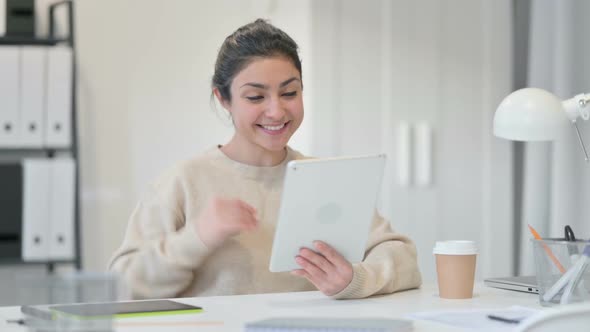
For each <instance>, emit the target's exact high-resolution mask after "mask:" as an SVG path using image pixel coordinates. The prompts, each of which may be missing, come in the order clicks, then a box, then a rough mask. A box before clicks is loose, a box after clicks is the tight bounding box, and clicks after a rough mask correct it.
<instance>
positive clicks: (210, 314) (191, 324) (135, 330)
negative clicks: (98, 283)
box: [0, 284, 541, 332]
mask: <svg viewBox="0 0 590 332" xmlns="http://www.w3.org/2000/svg"><path fill="white" fill-rule="evenodd" d="M437 292H438V290H437V287H436V285H425V286H423V287H422V288H420V289H415V290H410V291H406V292H400V293H395V294H391V295H387V296H377V297H371V298H367V299H361V300H332V299H329V298H327V297H325V296H324V295H322V294H321V293H319V292H300V293H276V294H257V295H239V296H215V297H196V298H183V299H178V301H179V302H185V303H189V304H193V305H198V306H201V307H203V308H204V310H205V311H204V312H203V313H200V314H197V315H176V316H163V317H147V318H132V319H129V318H128V319H120V320H118V321H117V322H116V323H115V324H116V326H117V327H116V331H123V332H139V331H141V332H155V331H172V330H173V331H179V332H182V331H195V330H197V329H198V331H242V330H243V326H244V323H246V322H250V321H254V320H259V319H263V318H270V317H278V316H329V317H390V318H404V316H405V315H407V314H410V313H413V312H419V311H432V310H455V309H498V308H506V307H509V306H512V305H520V306H526V307H531V308H536V309H540V308H541V306H540V305H539V300H538V296H537V295H534V294H525V293H519V292H513V291H505V290H499V289H494V288H489V287H486V286H483V285H482V284H477V285H476V287H475V295H474V297H473V298H472V299H467V300H445V299H441V298H439V297H438V295H437ZM19 317H21V315H20V310H19V308H18V307H0V320H1V321H0V331H6V332H18V331H26V329H25V328H23V327H19V326H14V325H9V324H6V319H14V318H19ZM133 324H137V325H136V326H131V325H133ZM150 324H151V325H152V326H150ZM165 324H169V325H165ZM507 329H508V328H507ZM414 331H417V332H419V331H457V328H456V327H452V326H447V325H442V324H438V323H435V322H428V321H419V320H417V321H414Z"/></svg>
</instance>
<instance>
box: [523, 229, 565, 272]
mask: <svg viewBox="0 0 590 332" xmlns="http://www.w3.org/2000/svg"><path fill="white" fill-rule="evenodd" d="M528 226H529V230H530V231H531V233H532V234H533V237H534V238H535V239H537V240H540V241H543V239H542V238H541V235H539V233H538V232H537V231H536V230H535V229H534V228H533V226H531V225H530V224H529V225H528ZM541 245H542V246H543V249H545V252H546V253H547V255H548V256H549V258H550V259H551V260H552V261H553V264H555V266H556V267H557V269H558V270H559V272H561V273H562V274H563V273H565V268H564V267H563V265H561V263H560V262H559V260H558V259H557V257H555V255H553V252H552V251H551V248H549V247H548V246H547V245H546V244H545V243H544V242H541Z"/></svg>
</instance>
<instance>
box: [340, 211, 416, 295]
mask: <svg viewBox="0 0 590 332" xmlns="http://www.w3.org/2000/svg"><path fill="white" fill-rule="evenodd" d="M353 273H354V274H353V278H352V281H351V282H350V284H349V285H348V286H347V287H346V288H345V289H343V290H342V291H340V292H339V293H337V294H335V295H333V296H332V298H335V299H350V298H364V297H368V296H371V295H377V294H389V293H393V292H397V291H401V290H405V289H411V288H417V287H419V286H420V285H421V284H422V277H421V275H420V271H419V269H418V262H417V254H416V246H415V245H414V243H413V242H412V241H411V240H410V239H409V238H408V237H406V236H404V235H401V234H398V233H395V232H394V231H392V229H391V226H390V225H389V222H387V221H386V220H384V219H383V218H382V217H381V216H380V215H378V214H376V216H375V219H374V220H373V224H372V227H371V232H370V234H369V240H368V243H367V249H366V251H365V259H364V260H363V261H362V262H361V263H358V264H353Z"/></svg>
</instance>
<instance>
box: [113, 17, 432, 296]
mask: <svg viewBox="0 0 590 332" xmlns="http://www.w3.org/2000/svg"><path fill="white" fill-rule="evenodd" d="M212 88H213V94H214V96H215V98H217V100H219V102H220V103H221V105H222V106H223V107H224V108H225V109H226V110H227V111H228V112H229V114H230V116H231V118H232V121H233V123H234V127H235V134H234V136H233V137H232V139H231V140H230V141H229V142H228V143H227V144H225V145H223V146H221V145H219V146H217V147H214V148H212V149H210V150H208V151H207V152H205V153H204V154H203V155H201V156H198V157H195V158H193V159H190V160H188V161H185V162H182V163H180V164H179V165H177V166H176V167H174V168H173V169H171V170H170V171H168V172H167V173H166V174H164V175H163V176H161V177H160V179H159V180H158V181H156V183H155V184H154V185H153V186H152V188H151V190H150V191H149V192H148V193H146V195H145V196H144V197H143V198H142V199H141V201H140V202H139V204H138V205H137V207H136V208H135V210H134V212H133V214H132V215H131V218H130V221H129V225H128V229H127V233H126V235H125V239H124V241H123V244H122V246H121V247H120V248H119V249H118V250H117V252H115V254H114V256H113V258H112V259H111V263H110V268H111V269H112V270H113V271H115V272H118V273H119V274H120V275H121V276H122V277H123V279H124V280H125V281H126V283H127V285H128V286H129V287H130V289H131V291H132V295H133V297H134V298H162V297H163V298H167V297H179V296H205V295H235V294H247V293H267V292H287V291H304V290H314V289H316V288H317V289H318V290H320V291H321V292H323V293H324V294H326V295H327V296H331V297H333V298H337V299H340V298H362V297H367V296H370V295H373V294H384V293H391V292H394V291H398V290H403V289H408V288H414V287H418V286H419V285H420V283H421V278H420V272H419V271H418V267H417V262H416V249H415V246H414V245H413V243H412V242H411V241H410V240H409V239H408V238H407V237H404V236H402V235H399V234H397V233H394V232H392V230H391V228H390V226H389V223H387V222H386V221H384V220H383V219H382V218H381V217H379V216H376V217H375V220H374V221H373V225H372V229H371V234H370V237H369V243H368V246H367V251H366V256H365V259H364V261H363V262H362V263H359V264H354V265H352V264H350V263H349V262H348V261H347V260H346V259H344V258H343V257H342V256H341V255H340V254H339V253H338V252H336V251H335V250H334V249H333V248H331V247H330V246H329V245H327V244H325V243H322V242H317V243H315V244H314V245H315V248H313V249H314V250H315V251H312V250H310V249H309V248H303V249H301V251H300V252H299V255H298V256H297V257H296V258H295V260H296V262H297V264H298V265H299V266H300V267H301V269H298V270H295V271H292V272H291V273H271V272H269V271H268V262H269V257H270V252H271V244H272V240H273V235H274V228H275V223H276V219H277V213H278V208H279V199H280V193H281V190H282V184H283V178H284V174H285V166H286V164H287V163H288V162H289V161H290V160H294V159H302V158H304V156H302V155H301V154H300V153H299V152H297V151H295V150H293V149H291V148H290V147H289V146H288V145H287V143H288V142H289V139H290V138H291V136H292V135H293V133H295V131H296V130H297V128H298V127H299V125H300V124H301V122H302V121H303V99H302V91H303V82H302V77H301V61H300V59H299V55H298V52H297V44H296V43H295V42H294V41H293V40H292V39H291V38H290V37H289V36H288V35H287V34H285V33H284V32H283V31H281V30H279V29H277V28H276V27H274V26H272V25H271V24H269V23H267V22H266V21H264V20H261V19H259V20H257V21H255V22H253V23H250V24H247V25H245V26H243V27H241V28H239V29H238V30H237V31H235V32H234V33H233V34H232V35H230V36H228V37H227V38H226V39H225V41H224V43H223V45H222V46H221V49H220V51H219V54H218V57H217V61H216V64H215V73H214V76H213V82H212ZM316 252H317V253H316Z"/></svg>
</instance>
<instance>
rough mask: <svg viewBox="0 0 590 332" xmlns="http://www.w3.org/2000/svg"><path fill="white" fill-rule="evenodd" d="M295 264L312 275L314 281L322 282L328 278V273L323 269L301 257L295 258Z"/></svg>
mask: <svg viewBox="0 0 590 332" xmlns="http://www.w3.org/2000/svg"><path fill="white" fill-rule="evenodd" d="M295 262H296V263H297V264H298V265H299V266H301V267H302V268H303V269H304V270H305V271H306V272H307V273H308V274H309V275H310V277H311V278H312V279H318V280H322V279H324V278H325V277H326V272H324V271H323V270H322V269H320V268H319V267H317V266H316V265H314V264H313V263H312V262H310V261H309V260H307V259H306V258H304V257H302V256H300V255H298V256H296V257H295ZM314 284H315V283H314Z"/></svg>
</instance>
